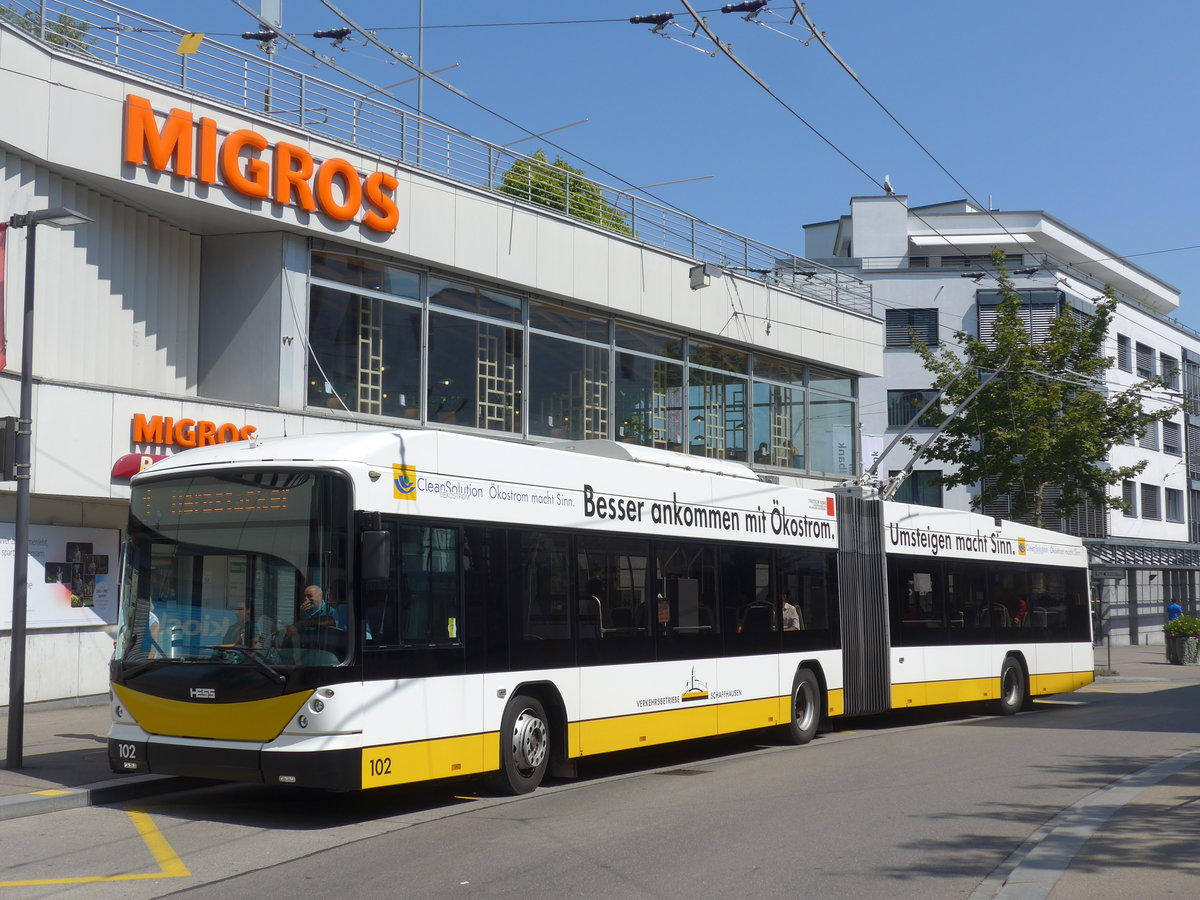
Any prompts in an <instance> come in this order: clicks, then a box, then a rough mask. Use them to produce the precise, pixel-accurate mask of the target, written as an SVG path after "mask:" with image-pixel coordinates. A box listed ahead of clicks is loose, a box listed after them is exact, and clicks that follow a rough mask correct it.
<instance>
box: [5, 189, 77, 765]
mask: <svg viewBox="0 0 1200 900" xmlns="http://www.w3.org/2000/svg"><path fill="white" fill-rule="evenodd" d="M91 221H92V219H90V218H88V217H87V216H85V215H83V214H82V213H78V212H75V211H74V210H71V209H66V208H65V207H61V206H58V207H54V208H53V209H42V210H36V211H34V212H27V213H25V214H24V215H20V214H18V215H14V216H13V217H12V218H11V219H9V220H8V227H9V228H28V229H29V233H28V236H27V237H26V239H25V240H26V245H25V246H26V249H25V315H24V319H23V321H22V322H21V414H20V417H19V418H18V419H17V434H16V438H17V440H16V447H15V448H14V449H15V452H14V454H13V459H14V462H15V465H14V466H13V468H14V469H15V473H16V480H17V510H16V524H15V527H14V536H13V538H14V540H13V592H12V632H11V635H10V637H9V659H8V663H9V665H8V751H7V755H6V757H5V767H6V768H9V769H19V768H21V766H22V765H23V764H24V746H23V745H24V739H25V613H26V609H27V606H28V602H29V488H30V482H31V476H32V474H33V469H32V464H31V461H30V460H31V453H30V444H31V442H32V439H33V284H34V268H35V262H36V259H37V226H38V225H53V226H54V227H56V228H66V227H68V226H71V225H83V224H85V223H87V222H91Z"/></svg>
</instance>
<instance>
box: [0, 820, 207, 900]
mask: <svg viewBox="0 0 1200 900" xmlns="http://www.w3.org/2000/svg"><path fill="white" fill-rule="evenodd" d="M126 813H127V814H128V816H129V818H130V819H132V820H133V825H134V827H135V828H136V829H137V830H138V834H140V835H141V837H142V840H143V841H145V842H146V847H147V848H148V849H149V850H150V853H151V854H153V856H154V861H155V862H156V863H158V866H159V871H157V872H135V873H131V874H129V875H84V876H81V877H79V878H39V879H36V880H29V881H0V887H34V886H36V885H42V884H95V883H97V882H101V881H147V880H149V879H151V878H187V877H189V876H190V875H191V874H192V873H191V871H190V870H189V869H188V867H187V866H185V865H184V864H183V860H181V859H180V858H179V855H178V854H177V853H176V852H175V851H174V850H173V849H172V848H171V845H170V844H169V843H167V839H166V838H165V837H164V836H163V833H162V832H161V831H159V830H158V826H157V825H155V824H154V821H153V820H152V819H151V818H150V816H149V814H147V813H144V812H141V811H135V810H126Z"/></svg>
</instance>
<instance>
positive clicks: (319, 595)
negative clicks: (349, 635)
mask: <svg viewBox="0 0 1200 900" xmlns="http://www.w3.org/2000/svg"><path fill="white" fill-rule="evenodd" d="M333 613H334V611H333V610H332V609H330V608H329V606H328V605H327V604H326V603H325V593H324V591H322V590H321V587H320V586H319V585H315V584H310V585H308V586H307V587H306V588H305V589H304V594H303V596H302V597H301V598H300V605H299V608H298V609H297V612H296V621H294V622H293V623H292V624H291V625H289V626H288V627H287V630H286V631H284V633H283V637H282V638H281V639H280V641H279V645H280V650H281V651H282V652H283V653H284V654H290V656H291V657H292V658H293V660H294V661H295V662H296V663H297V664H299V663H301V662H304V661H305V659H304V658H303V657H306V656H307V654H305V653H304V652H303V651H307V650H320V649H322V648H324V647H326V646H329V647H330V648H339V649H340V647H341V646H342V645H343V644H344V639H343V637H342V636H344V635H345V631H343V630H342V629H340V628H338V627H337V622H336V620H335V619H334V614H333ZM336 652H338V651H337V650H335V653H336Z"/></svg>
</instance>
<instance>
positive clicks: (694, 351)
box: [308, 249, 858, 477]
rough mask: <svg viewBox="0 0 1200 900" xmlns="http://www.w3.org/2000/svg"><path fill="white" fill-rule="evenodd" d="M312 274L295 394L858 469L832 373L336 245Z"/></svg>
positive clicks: (448, 421)
mask: <svg viewBox="0 0 1200 900" xmlns="http://www.w3.org/2000/svg"><path fill="white" fill-rule="evenodd" d="M310 281H311V285H310V291H309V340H308V344H309V350H310V353H309V363H308V366H309V372H308V404H309V406H312V407H325V408H332V409H341V410H346V411H348V412H352V413H358V414H366V415H374V416H381V417H385V418H392V419H406V420H411V421H413V422H421V423H431V424H444V425H450V426H459V427H463V428H469V429H477V430H483V431H489V432H499V433H502V434H506V435H511V436H514V437H533V438H560V439H566V440H588V439H595V438H604V439H609V440H618V441H624V442H627V443H636V444H640V445H642V446H646V447H655V448H660V449H666V450H675V451H679V452H684V453H690V454H693V455H697V456H703V457H707V458H712V459H729V460H736V461H739V462H748V463H754V464H756V465H760V466H770V467H779V468H787V469H791V470H799V471H802V472H811V473H813V474H820V475H831V476H839V477H845V476H849V475H852V474H854V473H855V472H856V471H857V462H856V459H857V457H856V454H857V448H856V446H855V440H854V435H855V430H856V426H857V420H858V411H857V406H858V401H857V387H858V385H857V379H856V378H855V377H853V376H850V375H847V374H845V373H839V372H834V371H826V370H821V369H817V368H813V367H811V366H805V365H802V364H800V363H797V362H789V361H786V360H783V359H778V358H773V357H768V356H765V355H761V354H755V353H750V352H748V351H746V350H744V349H740V348H737V347H734V346H727V345H723V344H720V343H717V342H715V341H712V340H705V339H700V338H696V337H692V336H689V335H685V334H682V333H673V332H670V331H668V330H664V329H656V328H650V327H647V326H644V325H639V324H635V323H633V322H629V321H627V320H622V319H620V318H618V317H616V316H611V315H605V314H603V313H597V312H588V311H584V310H579V309H573V308H569V307H566V306H563V305H561V304H558V303H554V302H552V301H549V300H546V299H543V298H538V297H531V296H517V295H515V294H508V293H504V292H501V291H497V290H494V289H492V288H490V287H488V286H486V285H480V284H474V283H470V282H466V281H458V280H451V279H448V278H443V277H439V276H437V275H434V274H431V273H425V272H419V271H416V270H411V271H410V270H407V269H401V268H398V267H396V266H393V265H390V264H387V263H383V262H378V261H375V260H371V259H364V258H360V257H356V256H353V255H350V254H347V253H343V252H338V251H336V250H326V249H320V250H315V251H314V252H313V254H312V276H311V279H310Z"/></svg>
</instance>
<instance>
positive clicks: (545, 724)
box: [487, 694, 550, 794]
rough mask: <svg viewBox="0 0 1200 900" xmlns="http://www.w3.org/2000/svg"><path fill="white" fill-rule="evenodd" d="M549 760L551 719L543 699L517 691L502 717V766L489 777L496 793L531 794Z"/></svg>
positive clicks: (540, 779)
mask: <svg viewBox="0 0 1200 900" xmlns="http://www.w3.org/2000/svg"><path fill="white" fill-rule="evenodd" d="M549 764H550V722H549V720H548V719H547V718H546V710H545V708H544V707H543V706H542V704H541V701H539V700H538V699H537V698H535V697H528V696H526V695H524V694H518V695H517V696H516V697H513V698H512V700H510V701H509V703H508V706H507V707H505V709H504V717H503V718H502V719H501V720H500V770H499V771H497V772H492V773H491V774H490V775H488V777H487V782H488V785H489V786H490V787H491V788H492V789H493V790H495V791H496V792H497V793H502V794H528V793H529V792H530V791H532V790H533V789H534V788H536V787H537V786H538V785H539V784H541V783H542V778H543V777H544V776H545V774H546V768H547V766H548V765H549Z"/></svg>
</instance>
